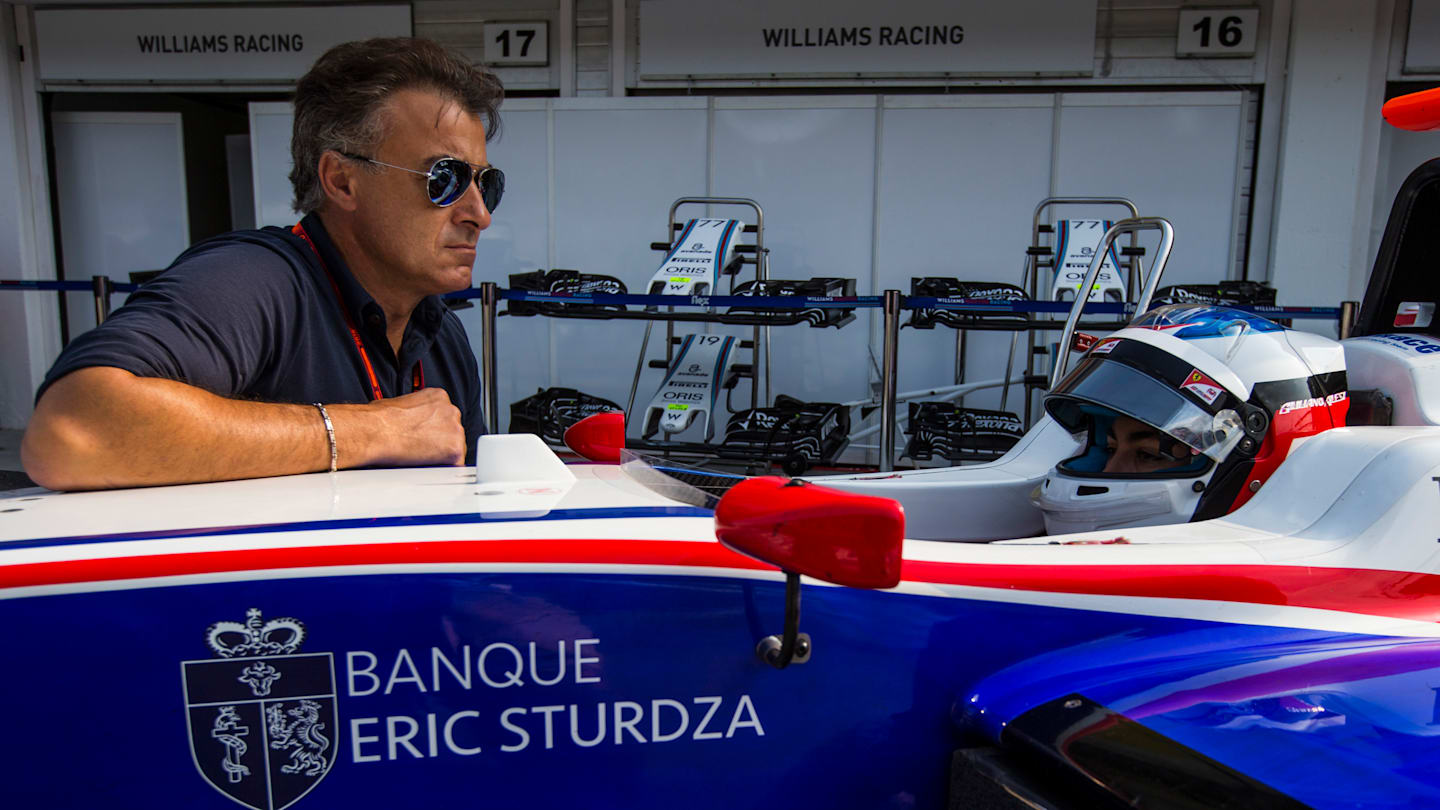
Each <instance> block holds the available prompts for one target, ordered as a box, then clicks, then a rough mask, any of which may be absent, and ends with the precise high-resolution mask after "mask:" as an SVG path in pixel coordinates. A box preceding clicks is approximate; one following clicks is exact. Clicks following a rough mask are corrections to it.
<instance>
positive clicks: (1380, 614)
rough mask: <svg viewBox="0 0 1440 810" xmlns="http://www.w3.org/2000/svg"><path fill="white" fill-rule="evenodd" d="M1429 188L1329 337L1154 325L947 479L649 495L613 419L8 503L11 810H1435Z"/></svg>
mask: <svg viewBox="0 0 1440 810" xmlns="http://www.w3.org/2000/svg"><path fill="white" fill-rule="evenodd" d="M1437 189H1440V162H1432V163H1430V164H1426V166H1423V167H1421V169H1419V170H1417V172H1416V174H1415V175H1413V176H1412V178H1411V180H1410V181H1408V182H1407V184H1406V187H1405V188H1404V189H1402V191H1401V199H1400V200H1397V204H1396V209H1395V213H1394V214H1392V218H1391V222H1390V227H1389V228H1388V229H1387V232H1386V237H1385V241H1384V243H1383V245H1382V250H1381V255H1380V258H1379V259H1378V260H1377V265H1376V272H1375V273H1374V275H1373V277H1372V281H1371V285H1370V288H1369V290H1368V291H1367V294H1366V300H1365V303H1364V305H1363V307H1362V309H1361V315H1360V321H1359V328H1358V329H1357V334H1358V335H1359V336H1358V337H1355V338H1352V339H1350V340H1348V341H1346V342H1344V344H1343V346H1342V347H1341V348H1339V349H1336V348H1335V347H1333V346H1327V345H1326V344H1324V343H1322V342H1321V341H1319V339H1312V338H1305V337H1302V336H1300V335H1299V333H1294V332H1290V331H1288V330H1282V329H1280V328H1279V327H1278V326H1276V327H1275V328H1274V329H1272V328H1271V327H1270V326H1267V325H1266V322H1264V319H1263V318H1258V317H1255V316H1253V315H1249V314H1243V315H1239V316H1233V317H1232V316H1226V315H1224V314H1223V313H1220V312H1217V311H1216V310H1214V309H1213V308H1204V307H1200V308H1193V307H1187V306H1185V305H1180V306H1179V307H1178V308H1165V309H1162V310H1159V311H1156V312H1152V313H1149V314H1147V315H1144V316H1142V317H1141V318H1140V319H1138V320H1137V322H1136V323H1134V324H1132V325H1131V326H1130V327H1127V328H1126V329H1125V330H1122V332H1119V333H1116V334H1115V335H1112V336H1111V337H1110V338H1108V339H1107V340H1108V342H1107V341H1101V342H1099V343H1097V344H1095V346H1093V347H1092V348H1091V349H1090V350H1089V352H1088V353H1087V354H1086V356H1085V357H1084V358H1082V359H1081V361H1080V364H1079V365H1078V366H1077V367H1076V369H1075V371H1074V372H1072V374H1071V375H1069V376H1067V377H1066V378H1065V380H1063V381H1062V382H1061V384H1060V385H1059V386H1058V387H1057V388H1056V389H1055V390H1053V391H1052V392H1051V396H1050V397H1049V398H1047V401H1046V408H1047V416H1046V418H1044V419H1042V420H1041V421H1040V422H1039V423H1037V426H1036V427H1035V428H1034V429H1033V430H1032V431H1030V433H1028V434H1027V435H1026V436H1025V437H1024V438H1023V439H1022V440H1021V441H1020V442H1019V443H1018V444H1017V445H1016V446H1015V447H1014V448H1012V449H1011V450H1010V451H1009V452H1008V453H1006V454H1005V456H1003V457H1002V458H1001V459H999V460H997V461H995V462H991V463H989V464H984V465H977V466H975V467H969V468H957V469H952V470H919V471H914V472H909V473H887V474H875V475H853V476H844V477H817V478H810V479H791V480H784V479H778V478H741V477H737V476H723V475H714V474H707V473H703V472H696V471H685V470H671V469H667V468H666V463H665V462H663V461H654V460H648V459H646V458H643V457H638V456H634V455H630V454H627V453H626V451H624V449H623V447H622V445H623V435H624V430H623V425H617V424H616V419H617V417H616V415H613V414H600V415H597V416H595V417H592V420H596V421H592V422H588V423H580V424H577V425H575V426H574V427H572V428H571V433H572V434H573V435H570V436H568V437H567V441H568V442H569V443H570V444H571V446H572V447H574V448H575V449H576V450H577V451H578V452H581V453H582V454H584V455H586V457H588V458H590V459H593V461H592V462H590V463H580V464H570V465H566V464H564V463H562V462H561V461H560V460H559V459H558V458H557V457H556V456H555V455H554V453H553V452H552V451H551V450H549V449H548V448H546V447H545V446H544V444H543V442H541V441H540V439H539V438H538V437H535V436H531V435H502V436H491V437H486V438H484V439H482V444H481V447H480V452H478V453H477V458H478V461H477V464H476V466H475V467H472V468H429V469H407V470H356V471H346V472H340V473H334V474H314V475H304V476H291V477H285V478H273V479H260V480H249V481H235V482H228V483H218V484H199V485H189V486H176V487H160V488H152V489H144V490H125V491H112V492H90V493H56V492H50V491H46V490H21V491H18V492H15V493H10V494H8V495H7V496H5V497H3V498H0V622H3V626H4V627H5V631H6V632H5V635H6V641H7V649H8V651H9V654H8V655H7V656H6V658H5V661H4V663H3V668H0V672H3V676H0V684H3V686H4V689H3V690H0V709H3V714H0V716H3V717H4V718H5V723H6V731H7V733H6V734H4V735H3V737H0V761H3V762H4V763H5V779H3V780H0V806H5V807H87V808H88V807H95V806H104V807H115V808H123V807H141V806H147V807H148V806H157V805H158V806H165V807H186V808H203V807H229V806H233V805H234V804H240V805H243V806H246V807H251V808H257V810H260V809H263V810H281V808H288V807H291V806H303V807H342V806H344V807H381V806H405V807H409V806H424V807H451V806H466V807H470V806H481V807H508V806H525V807H565V806H572V807H573V806H585V807H625V808H642V807H672V806H676V805H683V806H685V807H689V808H733V807H736V806H743V807H757V808H767V807H775V808H780V807H784V808H790V807H797V806H798V807H815V808H832V807H833V808H851V807H853V808H875V807H897V808H898V807H905V808H935V807H946V806H951V807H970V806H999V807H1003V806H1013V807H1104V806H1115V807H1124V806H1147V807H1207V808H1209V807H1246V808H1250V807H1299V806H1306V805H1308V806H1314V807H1417V806H1430V805H1434V804H1437V803H1440V770H1437V769H1436V768H1435V767H1433V763H1434V762H1435V761H1436V759H1437V757H1440V741H1437V735H1436V732H1435V729H1436V728H1437V727H1440V719H1437V718H1440V697H1437V695H1440V654H1437V638H1440V629H1437V628H1440V625H1437V623H1436V620H1437V618H1440V586H1437V582H1440V555H1437V547H1436V539H1435V532H1434V526H1435V520H1434V517H1435V515H1436V499H1437V496H1440V492H1437V489H1436V487H1437V482H1440V427H1437V425H1440V391H1437V390H1436V386H1437V380H1440V376H1437V375H1440V357H1437V355H1440V333H1437V332H1436V327H1435V325H1432V323H1431V319H1430V318H1428V317H1423V314H1424V312H1425V310H1426V307H1425V306H1424V305H1427V304H1428V305H1429V309H1430V311H1431V312H1433V306H1434V303H1435V301H1436V300H1437V298H1440V295H1437V290H1436V286H1435V283H1434V281H1433V276H1431V275H1430V273H1431V269H1430V268H1429V267H1428V266H1427V265H1426V264H1425V257H1426V256H1427V255H1428V254H1427V253H1426V252H1424V251H1419V250H1416V249H1415V247H1416V241H1415V240H1418V239H1425V238H1427V235H1428V234H1429V233H1433V230H1434V229H1433V224H1434V223H1436V222H1440V206H1437V203H1436V200H1440V193H1437ZM1425 225H1430V226H1432V227H1424V226H1425ZM1237 324H1238V325H1237ZM1242 339H1243V342H1242ZM1227 341H1228V342H1227ZM1217 352H1218V353H1217ZM1342 354H1343V357H1342ZM1281 355H1283V357H1284V363H1289V364H1291V365H1289V366H1287V365H1283V364H1282V363H1281V361H1280V360H1274V362H1271V359H1273V358H1278V357H1281ZM1220 357H1229V358H1231V360H1232V361H1233V362H1231V363H1228V364H1220V365H1215V364H1213V363H1212V361H1214V360H1215V358H1220ZM1167 358H1169V359H1167ZM1174 358H1181V359H1183V360H1184V361H1185V363H1187V364H1189V365H1188V366H1187V369H1188V370H1187V369H1179V367H1178V366H1174V364H1173V363H1172V360H1173V359H1174ZM1207 358H1209V359H1207ZM1237 358H1238V359H1237ZM1246 358H1251V360H1247V359H1246ZM1255 358H1259V359H1255ZM1266 358H1271V359H1266ZM1252 360H1253V362H1252ZM1262 361H1263V362H1262ZM1244 362H1252V365H1250V366H1248V367H1243V368H1242V365H1243V363H1244ZM1296 363H1298V364H1300V367H1303V369H1304V370H1305V373H1304V376H1302V377H1291V376H1285V375H1286V374H1290V373H1292V372H1291V371H1286V370H1285V369H1289V368H1291V366H1293V365H1294V364H1296ZM1337 363H1338V364H1340V365H1339V370H1337V366H1336V364H1337ZM1141 368H1149V369H1151V370H1152V371H1153V374H1150V375H1149V376H1148V378H1147V379H1146V380H1144V381H1142V380H1140V378H1139V377H1136V376H1134V373H1135V372H1137V371H1138V370H1140V369H1141ZM1237 368H1239V369H1240V370H1239V371H1237V370H1236V369H1237ZM1126 369H1128V370H1126ZM1177 369H1179V370H1178V371H1177ZM1247 369H1248V370H1247ZM1277 369H1279V370H1278V371H1277ZM1181 372H1183V373H1181ZM1197 374H1198V375H1200V376H1199V377H1196V376H1195V375H1197ZM1337 374H1338V375H1339V376H1338V377H1337V376H1336V375H1337ZM1276 375H1279V376H1276ZM1117 380H1118V381H1130V382H1132V383H1133V384H1134V386H1135V387H1133V388H1132V389H1130V390H1131V391H1132V392H1137V393H1138V394H1141V395H1143V396H1140V397H1138V398H1137V400H1136V402H1140V403H1142V404H1143V403H1150V404H1151V405H1154V406H1155V408H1159V410H1155V409H1153V408H1150V407H1149V406H1143V407H1142V404H1135V403H1131V404H1125V403H1124V402H1120V401H1118V400H1108V399H1106V398H1105V393H1104V392H1105V391H1106V390H1110V388H1109V387H1107V386H1106V385H1099V383H1102V382H1103V383H1113V382H1115V381H1117ZM1295 380H1301V381H1302V382H1299V383H1294V381H1295ZM1091 383H1095V384H1094V385H1092V384H1091ZM1292 383H1293V384H1292ZM1296 385H1299V386H1301V388H1303V390H1304V392H1303V393H1300V394H1293V398H1287V397H1292V394H1291V393H1289V392H1293V391H1296V390H1299V389H1297V388H1295V386H1296ZM1167 386H1168V387H1167ZM1337 386H1338V387H1337ZM1367 390H1368V391H1371V392H1372V393H1371V394H1370V395H1368V399H1367V401H1381V400H1385V401H1388V403H1389V408H1388V409H1371V410H1369V411H1367V413H1369V414H1371V415H1372V419H1371V421H1374V420H1373V414H1375V413H1388V414H1390V415H1391V416H1390V420H1389V421H1390V422H1391V424H1388V425H1383V426H1380V425H1375V426H1370V425H1367V426H1347V427H1342V426H1340V425H1341V424H1344V423H1345V422H1347V421H1349V422H1351V423H1354V422H1356V421H1360V420H1357V419H1353V418H1351V417H1352V416H1353V415H1354V414H1355V413H1356V411H1353V410H1351V409H1350V405H1351V402H1352V399H1359V397H1351V396H1350V394H1351V393H1352V392H1359V391H1367ZM1342 394H1343V396H1342ZM1162 405H1163V406H1165V407H1160V406H1162ZM1111 406H1113V409H1112V407H1111ZM1119 408H1124V409H1126V410H1119V411H1117V410H1114V409H1119ZM1162 411H1163V413H1161V412H1162ZM1157 414H1158V415H1157ZM1142 416H1143V417H1144V419H1143V420H1142V421H1144V422H1145V423H1146V424H1149V425H1154V424H1155V423H1156V422H1159V423H1161V425H1162V426H1163V427H1164V428H1166V432H1164V435H1157V436H1150V435H1149V434H1148V433H1145V431H1144V430H1139V431H1134V432H1135V433H1136V434H1140V433H1145V435H1144V436H1143V437H1141V441H1142V442H1148V441H1150V439H1151V438H1153V439H1155V444H1154V446H1153V450H1154V451H1155V452H1151V451H1150V450H1143V451H1142V452H1144V453H1149V454H1150V455H1155V456H1159V457H1160V458H1159V459H1158V460H1154V459H1148V457H1144V458H1147V459H1148V461H1149V463H1154V464H1164V465H1169V466H1165V467H1163V468H1162V469H1160V470H1159V471H1158V472H1159V473H1163V475H1159V476H1158V477H1149V478H1146V477H1143V476H1147V475H1148V476H1155V475H1156V472H1155V471H1152V472H1148V473H1142V474H1140V477H1136V476H1130V477H1125V475H1124V474H1122V473H1117V472H1115V471H1114V469H1113V468H1112V465H1114V464H1117V463H1118V462H1116V461H1114V460H1113V459H1115V458H1117V457H1120V456H1122V455H1123V454H1124V453H1126V452H1129V451H1128V450H1127V448H1128V447H1129V445H1128V444H1127V442H1128V441H1130V439H1131V438H1132V437H1131V436H1130V433H1131V431H1130V429H1129V428H1127V427H1126V425H1128V423H1127V422H1123V421H1121V420H1122V419H1141V417H1142ZM1380 421H1383V420H1380ZM1337 423H1339V424H1337ZM1167 436H1168V437H1169V438H1168V439H1167V438H1165V437H1167ZM1247 442H1249V444H1247ZM1144 447H1151V445H1149V444H1145V445H1144ZM1137 457H1141V456H1137ZM617 462H618V463H617ZM1252 481H1258V482H1259V484H1258V485H1256V486H1252V485H1251V484H1250V482H1252ZM1106 482H1109V483H1106ZM1122 484H1123V486H1122ZM1197 485H1198V487H1197ZM1097 490H1103V491H1097ZM1122 493H1128V494H1129V495H1133V496H1134V498H1133V500H1135V501H1137V502H1140V503H1142V504H1145V505H1146V508H1147V509H1148V510H1149V511H1146V512H1144V514H1134V513H1125V514H1124V515H1120V516H1117V515H1116V514H1115V512H1114V508H1118V507H1120V506H1124V505H1126V504H1127V503H1129V501H1126V500H1124V499H1121V498H1119V497H1118V495H1119V494H1122ZM1111 496H1117V497H1114V498H1112V497H1111ZM1085 499H1093V500H1091V501H1087V500H1085ZM1090 503H1101V504H1103V505H1104V507H1105V508H1092V507H1091V506H1088V505H1087V504H1090ZM1212 513H1217V514H1218V516H1213V517H1212V516H1211V514H1212ZM1113 521H1120V522H1121V523H1122V524H1123V525H1119V526H1117V525H1112V522H1113ZM1081 526H1088V528H1080V527H1081Z"/></svg>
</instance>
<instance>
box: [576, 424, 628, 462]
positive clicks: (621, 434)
mask: <svg viewBox="0 0 1440 810" xmlns="http://www.w3.org/2000/svg"><path fill="white" fill-rule="evenodd" d="M564 439H565V446H566V447H568V448H570V449H571V450H574V451H575V452H577V453H579V454H580V455H581V456H582V457H584V458H585V459H586V460H588V461H608V462H612V463H613V462H617V461H619V460H620V451H621V450H624V449H625V414H623V413H621V412H619V411H606V412H604V413H596V414H591V415H590V416H587V417H585V418H584V419H581V420H580V421H579V422H576V423H575V424H573V425H571V426H570V427H569V428H566V430H565V436H564Z"/></svg>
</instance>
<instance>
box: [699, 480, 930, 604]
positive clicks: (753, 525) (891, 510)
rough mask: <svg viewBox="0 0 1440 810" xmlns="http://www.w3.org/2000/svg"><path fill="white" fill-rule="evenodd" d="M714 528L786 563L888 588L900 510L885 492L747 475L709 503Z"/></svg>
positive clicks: (723, 537) (895, 571) (724, 538)
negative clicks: (864, 492) (851, 490)
mask: <svg viewBox="0 0 1440 810" xmlns="http://www.w3.org/2000/svg"><path fill="white" fill-rule="evenodd" d="M715 536H716V537H717V538H719V540H720V542H721V543H724V544H725V545H726V546H728V547H730V548H732V549H734V550H736V551H738V552H740V553H741V554H747V555H749V556H751V557H754V558H756V559H758V560H761V561H763V562H767V563H770V564H771V565H775V566H779V567H780V568H781V569H783V570H785V571H791V572H794V573H797V574H804V575H805V576H809V577H814V578H815V579H820V580H824V581H826V582H833V583H835V584H837V585H847V586H849V587H852V588H893V587H895V586H896V585H898V584H899V583H900V545H901V540H902V538H903V537H904V536H905V510H904V509H903V508H902V507H901V506H900V504H899V503H898V502H896V501H893V500H890V499H889V498H876V497H874V496H870V495H855V494H852V493H849V492H841V491H840V490H836V489H830V488H829V487H824V486H819V485H817V484H810V483H807V482H804V481H800V480H798V479H796V480H788V481H787V480H786V479H784V478H779V477H775V476H765V477H762V478H750V479H747V480H745V481H742V482H741V483H739V484H736V485H735V486H733V487H731V488H730V490H729V491H728V492H726V493H725V497H723V498H721V499H720V503H719V505H717V506H716V507H715Z"/></svg>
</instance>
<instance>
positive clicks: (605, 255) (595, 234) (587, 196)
mask: <svg viewBox="0 0 1440 810" xmlns="http://www.w3.org/2000/svg"><path fill="white" fill-rule="evenodd" d="M553 116H554V127H555V136H554V137H555V141H554V142H555V151H554V156H555V157H554V162H553V164H552V172H553V174H552V180H551V182H552V183H553V187H554V189H555V205H554V211H555V217H554V227H553V228H552V230H551V231H550V238H551V240H552V244H553V245H554V257H555V263H554V265H553V266H555V267H565V268H570V269H574V270H580V271H582V272H586V273H604V274H606V275H610V276H615V277H616V278H619V279H620V280H621V281H623V282H625V286H626V288H627V289H629V290H630V291H632V292H645V284H646V282H648V281H649V279H650V276H651V275H653V274H654V272H655V270H656V268H657V267H659V265H660V259H661V258H662V254H659V253H656V252H655V251H652V250H650V243H651V242H658V241H664V237H665V230H664V225H665V216H666V213H667V211H668V209H669V207H670V203H671V202H672V201H673V200H675V199H676V198H678V197H683V196H687V195H689V196H694V195H697V194H701V195H703V194H704V193H705V188H706V186H705V145H706V109H705V100H704V99H609V98H596V99H573V100H572V99H566V100H563V101H558V102H554V107H553ZM644 328H645V327H644V325H643V324H642V323H640V322H638V321H609V322H607V321H577V320H556V321H555V322H554V324H553V326H552V340H553V341H554V342H553V344H552V353H553V354H552V356H553V360H552V365H551V368H552V370H553V372H552V373H553V374H554V376H553V378H552V382H551V384H552V385H564V386H568V387H572V388H579V389H580V390H582V391H585V392H586V393H589V394H593V395H595V396H602V397H605V398H606V399H610V400H613V401H615V402H618V403H620V404H621V405H622V406H623V405H624V404H625V396H626V394H627V393H628V392H629V389H630V380H631V379H632V376H633V375H634V373H635V358H636V353H637V352H638V351H639V348H640V340H641V336H642V334H643V332H644ZM655 331H656V332H657V333H658V334H659V335H663V334H664V327H663V324H662V325H658V326H657V327H656V330H655ZM657 336H658V335H657ZM654 346H655V344H654V343H652V347H654ZM501 351H502V353H503V352H504V351H506V350H505V349H504V348H503V347H502V349H501ZM659 374H660V372H658V371H653V372H650V373H649V374H647V376H646V379H645V382H644V384H643V385H642V386H641V393H640V394H639V395H637V400H638V401H639V404H640V406H643V403H644V401H646V400H648V399H649V396H650V394H651V393H653V392H654V390H655V388H656V387H657V386H658V384H659V379H660V378H659ZM502 409H503V406H502ZM506 423H508V420H502V424H506Z"/></svg>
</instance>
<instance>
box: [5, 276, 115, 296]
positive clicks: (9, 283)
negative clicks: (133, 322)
mask: <svg viewBox="0 0 1440 810" xmlns="http://www.w3.org/2000/svg"><path fill="white" fill-rule="evenodd" d="M5 289H12V290H48V291H56V292H87V293H88V292H93V291H94V290H95V286H94V285H93V284H91V283H90V282H88V281H30V280H28V279H19V278H0V290H5ZM110 289H111V290H112V291H114V292H117V293H132V292H135V291H136V290H138V289H140V285H139V284H130V283H127V282H123V281H115V282H111V284H110Z"/></svg>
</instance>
